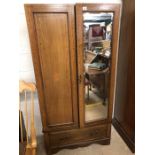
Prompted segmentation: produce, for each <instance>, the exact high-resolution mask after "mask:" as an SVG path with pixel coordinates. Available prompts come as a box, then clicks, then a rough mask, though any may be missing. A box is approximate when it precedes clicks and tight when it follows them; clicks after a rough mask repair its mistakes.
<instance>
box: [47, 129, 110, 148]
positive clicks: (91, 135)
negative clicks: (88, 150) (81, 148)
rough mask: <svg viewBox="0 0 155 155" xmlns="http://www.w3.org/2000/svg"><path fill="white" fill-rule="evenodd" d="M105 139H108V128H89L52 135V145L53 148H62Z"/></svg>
mask: <svg viewBox="0 0 155 155" xmlns="http://www.w3.org/2000/svg"><path fill="white" fill-rule="evenodd" d="M104 138H107V126H100V127H91V128H90V127H89V128H84V129H74V130H70V131H66V132H59V133H58V132H57V133H51V134H50V144H51V146H52V147H58V146H59V147H60V146H65V145H68V144H76V143H80V142H86V141H89V140H97V139H104Z"/></svg>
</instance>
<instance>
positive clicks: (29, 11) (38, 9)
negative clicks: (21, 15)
mask: <svg viewBox="0 0 155 155" xmlns="http://www.w3.org/2000/svg"><path fill="white" fill-rule="evenodd" d="M24 7H25V14H26V20H27V26H28V31H29V38H30V45H31V51H32V59H33V65H34V70H35V78H36V85H37V91H38V97H39V106H40V111H41V120H42V125H43V132H50V131H58V130H66V129H72V128H78V102H77V74H76V72H77V71H76V63H75V62H76V51H75V16H74V5H72V4H25V5H24ZM34 13H66V14H67V16H68V25H69V43H70V44H69V48H70V53H71V57H72V59H71V66H70V67H71V72H72V74H74V75H75V77H72V80H73V83H74V84H72V89H73V90H72V92H73V93H72V95H73V96H72V99H73V123H69V124H68V123H66V124H62V125H58V126H50V125H48V122H47V115H46V114H47V112H46V104H45V97H44V85H43V77H42V71H41V62H40V57H39V52H38V51H39V46H38V42H37V33H36V27H35V19H34ZM62 91H66V90H65V88H64V90H63V89H62Z"/></svg>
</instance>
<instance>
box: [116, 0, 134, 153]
mask: <svg viewBox="0 0 155 155" xmlns="http://www.w3.org/2000/svg"><path fill="white" fill-rule="evenodd" d="M118 51H119V54H118V65H117V66H118V68H117V70H118V72H117V80H116V81H117V82H116V83H117V84H116V99H115V108H114V117H113V125H114V127H115V129H116V130H117V131H118V133H119V134H120V136H121V137H122V138H123V140H124V141H125V142H126V144H127V145H128V146H129V148H130V149H131V151H132V152H135V0H132V1H130V0H125V1H123V6H122V18H121V29H120V41H119V49H118Z"/></svg>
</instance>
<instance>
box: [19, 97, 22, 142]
mask: <svg viewBox="0 0 155 155" xmlns="http://www.w3.org/2000/svg"><path fill="white" fill-rule="evenodd" d="M19 121H20V122H19V123H20V136H21V142H22V143H23V125H22V112H21V102H20V97H19Z"/></svg>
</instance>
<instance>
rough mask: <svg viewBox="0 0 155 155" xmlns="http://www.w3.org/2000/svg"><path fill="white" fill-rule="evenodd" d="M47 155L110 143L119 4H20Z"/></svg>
mask: <svg viewBox="0 0 155 155" xmlns="http://www.w3.org/2000/svg"><path fill="white" fill-rule="evenodd" d="M25 14H26V19H27V25H28V31H29V38H30V45H31V51H32V58H33V65H34V71H35V78H36V85H37V91H38V97H39V106H40V112H41V120H42V131H43V133H44V141H45V147H46V150H47V153H48V154H51V153H55V152H57V151H58V150H60V149H63V148H74V147H79V146H86V145H88V144H91V143H100V144H110V137H111V122H112V111H113V102H114V92H115V85H116V80H115V79H116V64H117V55H118V51H117V47H118V34H119V20H120V4H87V3H86V4H85V3H83V4H82V3H81V4H74V5H73V4H25Z"/></svg>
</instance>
